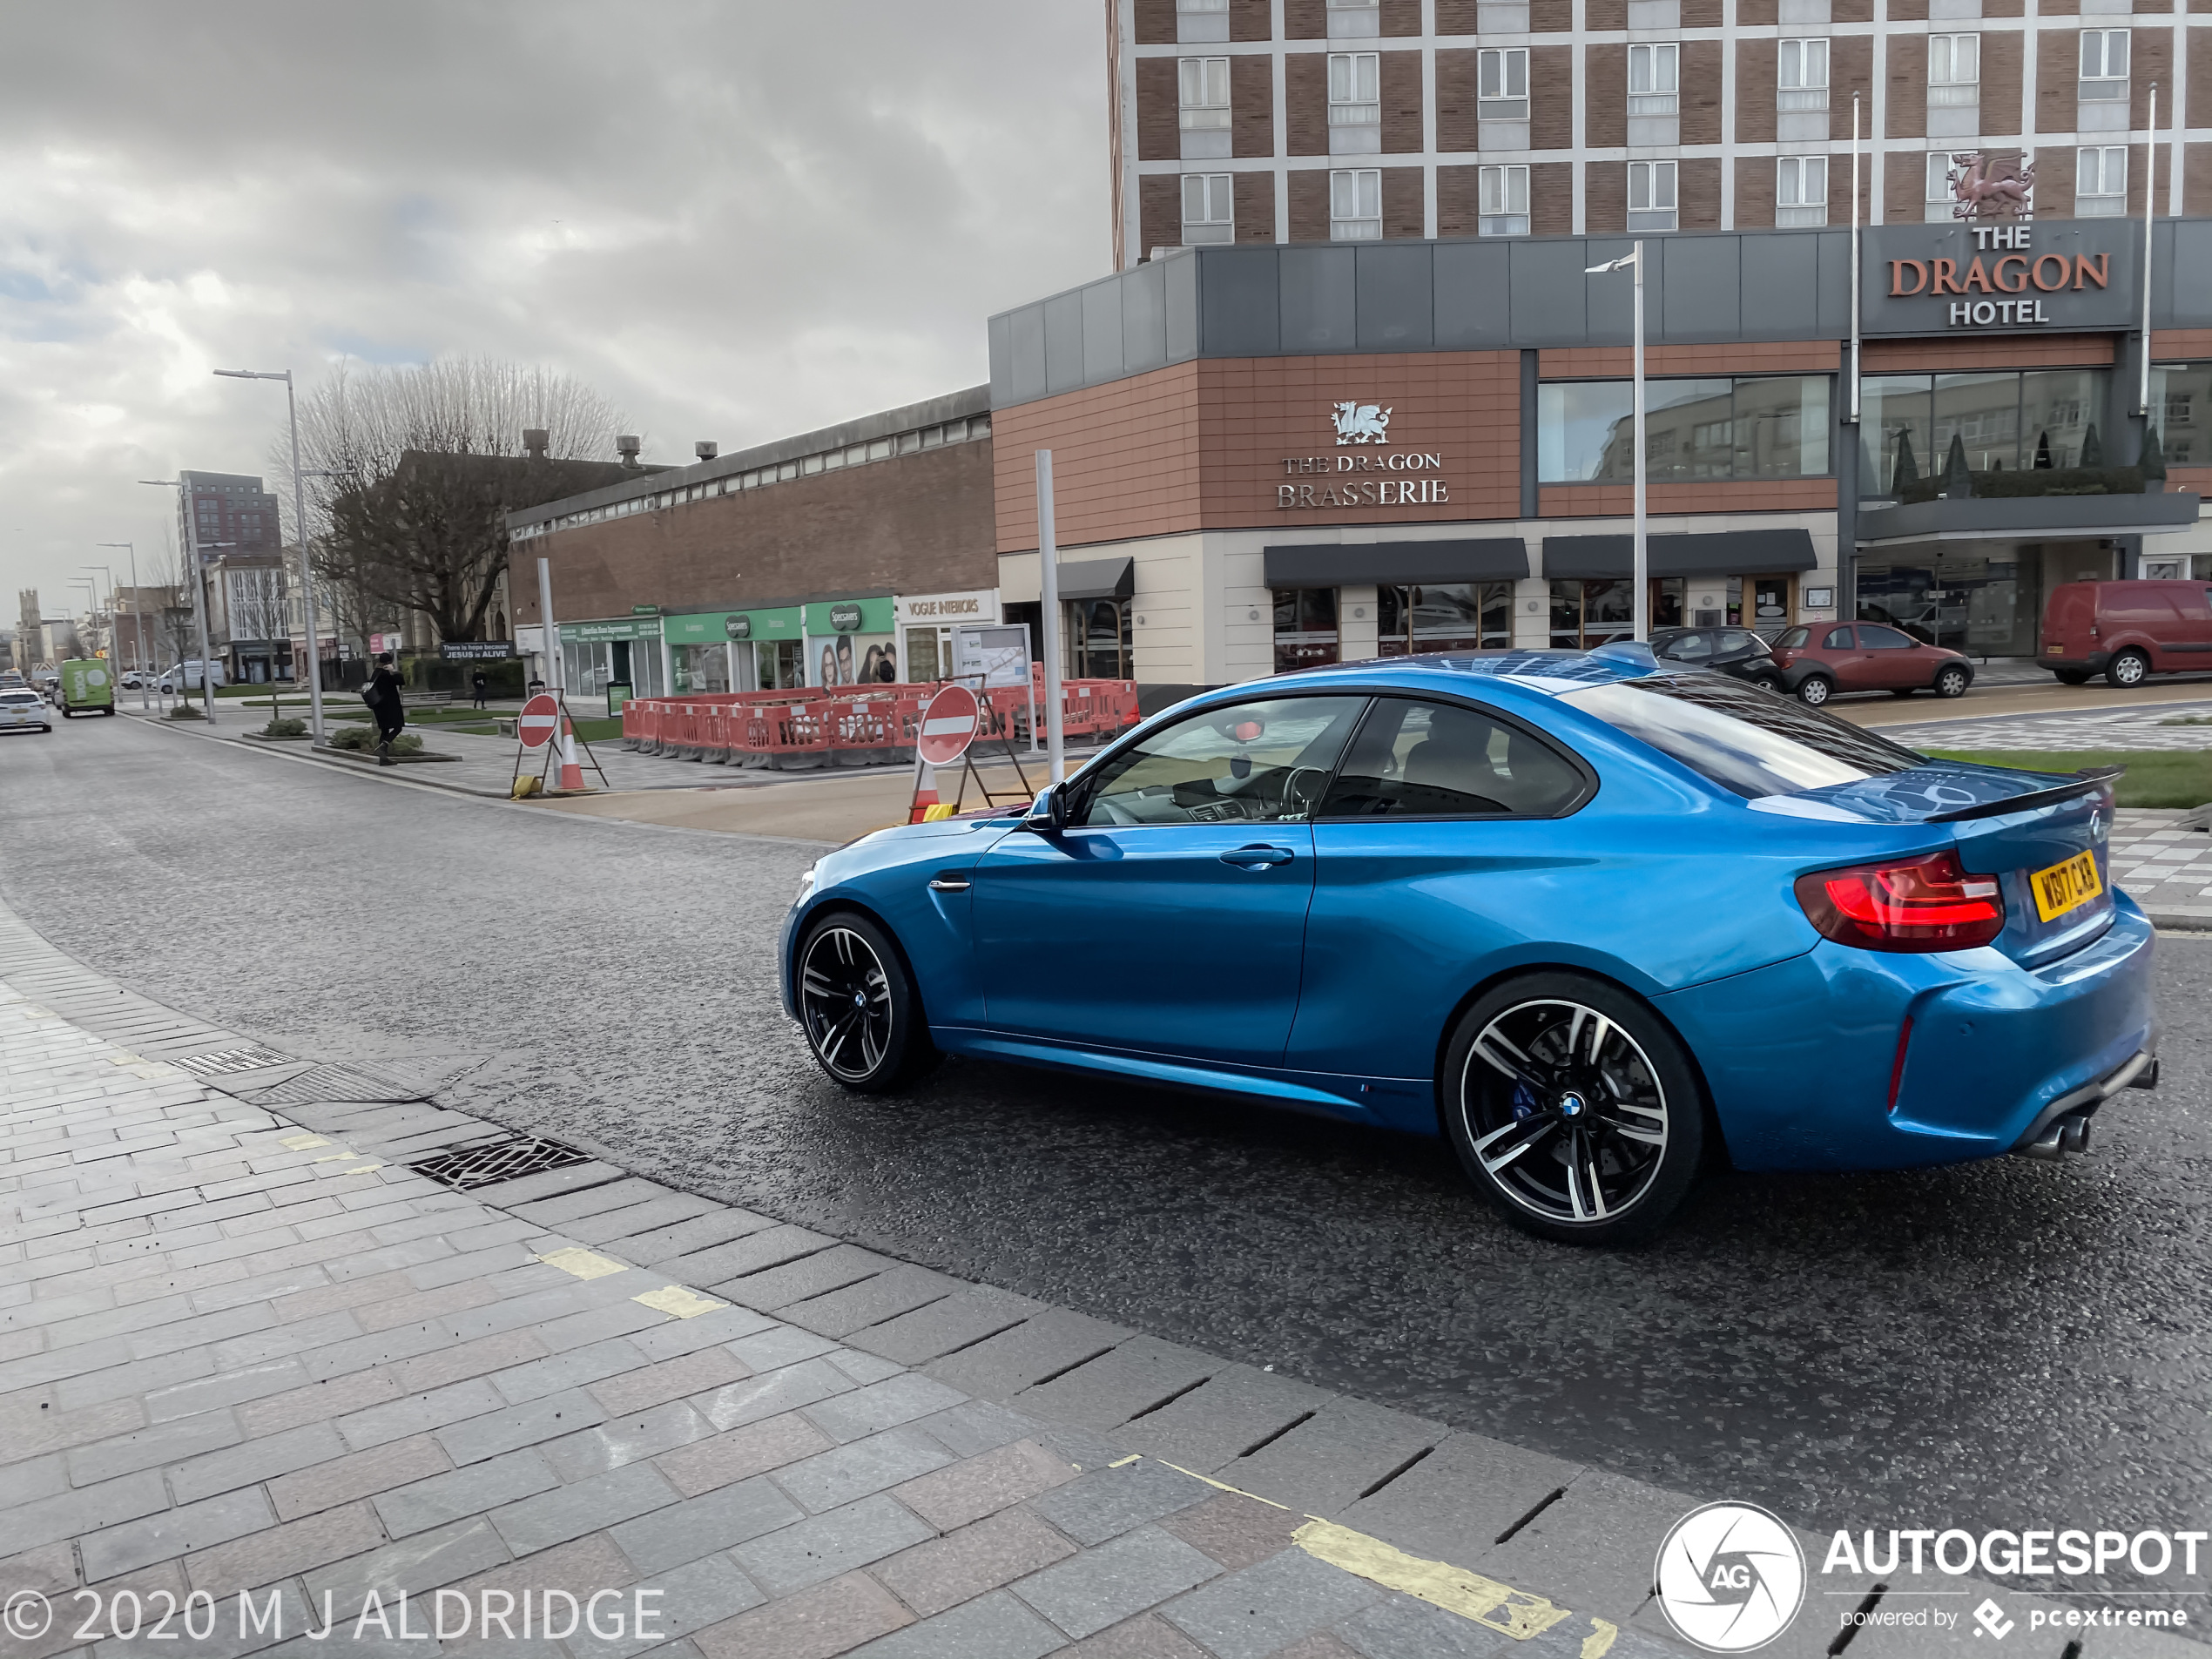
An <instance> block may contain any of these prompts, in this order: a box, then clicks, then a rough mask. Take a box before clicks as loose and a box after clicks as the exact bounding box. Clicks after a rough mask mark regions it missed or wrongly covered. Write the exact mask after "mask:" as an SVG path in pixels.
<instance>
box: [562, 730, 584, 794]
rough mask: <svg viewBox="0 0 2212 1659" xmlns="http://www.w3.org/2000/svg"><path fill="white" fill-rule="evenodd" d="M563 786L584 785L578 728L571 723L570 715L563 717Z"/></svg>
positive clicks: (581, 786) (571, 787)
mask: <svg viewBox="0 0 2212 1659" xmlns="http://www.w3.org/2000/svg"><path fill="white" fill-rule="evenodd" d="M561 787H562V788H563V789H576V790H580V789H582V788H583V767H582V766H580V765H577V759H576V728H575V727H574V726H572V725H570V724H569V717H568V716H567V715H565V714H563V716H562V717H561Z"/></svg>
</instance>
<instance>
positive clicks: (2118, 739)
mask: <svg viewBox="0 0 2212 1659" xmlns="http://www.w3.org/2000/svg"><path fill="white" fill-rule="evenodd" d="M2192 719H2194V720H2195V721H2196V722H2197V724H2195V725H2187V724H2182V722H2186V721H2189V720H2192ZM1882 731H1883V733H1884V735H1885V736H1887V737H1890V738H1895V739H1896V740H1897V741H1898V742H1899V743H1903V744H1906V745H1910V746H1912V748H1915V749H1923V750H1925V749H2116V750H2128V751H2141V750H2173V751H2181V750H2194V749H2212V702H2204V703H2146V704H2140V705H2134V706H2131V707H2128V708H2122V709H2101V710H2093V711H2083V710H2078V709H2077V710H2070V711H2059V712H2055V713H2049V714H2043V713H2013V714H2000V715H1986V716H1981V717H1977V718H1957V719H1948V720H1946V719H1932V720H1920V721H1913V722H1910V723H1898V722H1896V721H1892V722H1889V723H1887V724H1885V725H1884V726H1883V728H1882Z"/></svg>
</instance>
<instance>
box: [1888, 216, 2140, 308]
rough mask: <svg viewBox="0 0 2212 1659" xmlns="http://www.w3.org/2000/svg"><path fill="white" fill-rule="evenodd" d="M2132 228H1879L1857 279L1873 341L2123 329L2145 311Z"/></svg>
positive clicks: (2005, 222)
mask: <svg viewBox="0 0 2212 1659" xmlns="http://www.w3.org/2000/svg"><path fill="white" fill-rule="evenodd" d="M2141 241H2142V227H2141V225H2140V224H2139V223H2138V222H2137V221H2135V220H2134V219H2055V220H2044V221H2040V222H2039V221H2038V220H2035V219H1981V220H1967V221H1965V222H1962V223H1959V224H1955V225H1880V226H1873V227H1872V228H1871V229H1869V230H1868V231H1867V232H1866V233H1865V254H1864V257H1865V261H1866V263H1865V268H1864V269H1863V270H1862V271H1861V273H1860V280H1861V291H1862V293H1864V294H1865V315H1864V316H1862V317H1861V319H1860V320H1859V327H1860V329H1861V331H1862V332H1863V333H1865V334H1936V333H1948V332H1950V331H1952V330H1958V329H1966V330H1987V329H1996V330H2013V329H2030V330H2033V329H2043V328H2054V329H2060V330H2067V331H2072V330H2096V329H2113V328H2127V327H2133V326H2134V324H2135V322H2136V321H2137V316H2136V313H2137V311H2138V310H2139V308H2140V307H2141V303H2142V277H2141V272H2139V271H2138V270H2137V269H2136V268H2135V262H2136V260H2138V259H2139V258H2140V257H2141Z"/></svg>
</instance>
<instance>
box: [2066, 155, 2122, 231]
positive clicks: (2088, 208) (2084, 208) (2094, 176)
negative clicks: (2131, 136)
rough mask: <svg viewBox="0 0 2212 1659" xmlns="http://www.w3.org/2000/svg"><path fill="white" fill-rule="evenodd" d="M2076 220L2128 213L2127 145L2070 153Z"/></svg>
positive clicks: (2116, 217) (2117, 217)
mask: <svg viewBox="0 0 2212 1659" xmlns="http://www.w3.org/2000/svg"><path fill="white" fill-rule="evenodd" d="M2127 212H2128V146H2127V145H2124V144H2101V145H2092V146H2091V147H2089V148H2087V149H2085V150H2076V151H2075V152H2074V217H2076V218H2077V219H2122V218H2125V217H2126V216H2127Z"/></svg>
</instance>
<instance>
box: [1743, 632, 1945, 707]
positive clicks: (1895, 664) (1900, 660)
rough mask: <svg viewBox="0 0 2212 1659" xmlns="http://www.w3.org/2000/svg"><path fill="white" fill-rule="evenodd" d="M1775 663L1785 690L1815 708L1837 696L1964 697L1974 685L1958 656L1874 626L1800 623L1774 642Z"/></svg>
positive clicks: (1941, 648) (1907, 636)
mask: <svg viewBox="0 0 2212 1659" xmlns="http://www.w3.org/2000/svg"><path fill="white" fill-rule="evenodd" d="M1774 663H1775V666H1776V667H1777V668H1779V669H1780V670H1781V671H1782V684H1783V687H1784V690H1786V691H1794V692H1796V693H1797V697H1798V698H1799V699H1800V700H1801V701H1804V702H1806V703H1811V704H1812V705H1814V706H1815V707H1817V706H1818V705H1821V704H1823V703H1825V702H1826V701H1827V700H1828V699H1829V698H1831V697H1833V696H1835V695H1836V694H1837V693H1838V692H1839V691H1888V692H1891V693H1892V695H1894V696H1898V697H1910V696H1912V693H1913V692H1915V691H1933V692H1934V693H1935V694H1936V695H1937V696H1938V697H1963V696H1965V695H1966V688H1967V687H1968V686H1969V685H1973V683H1974V665H1973V663H1972V662H1970V661H1968V660H1967V658H1966V657H1965V656H1964V655H1963V654H1962V653H1960V652H1959V651H1952V650H1950V649H1949V648H1948V647H1946V646H1943V645H1929V644H1923V643H1922V642H1920V641H1919V640H1917V639H1915V638H1913V637H1912V636H1911V635H1910V634H1905V633H1901V632H1899V631H1898V630H1897V629H1895V628H1891V627H1888V626H1885V624H1881V623H1878V622H1860V623H1850V622H1816V623H1813V624H1811V625H1809V626H1808V625H1805V624H1799V625H1798V626H1797V627H1795V628H1792V629H1791V630H1790V631H1788V632H1786V633H1784V635H1783V636H1782V637H1780V638H1779V639H1777V640H1776V641H1775V642H1774Z"/></svg>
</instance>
